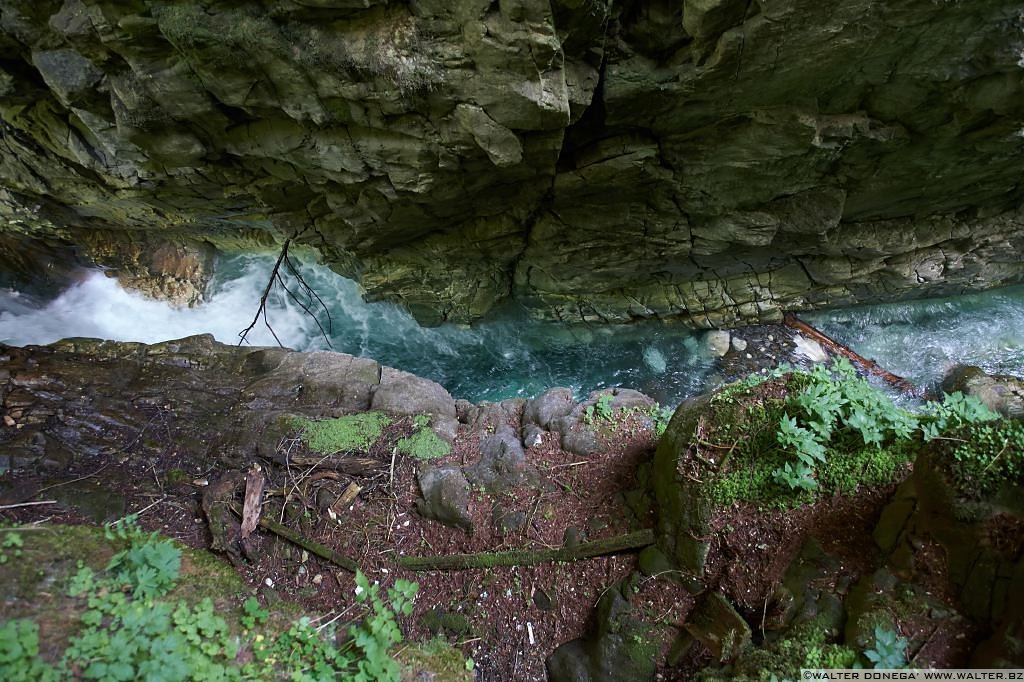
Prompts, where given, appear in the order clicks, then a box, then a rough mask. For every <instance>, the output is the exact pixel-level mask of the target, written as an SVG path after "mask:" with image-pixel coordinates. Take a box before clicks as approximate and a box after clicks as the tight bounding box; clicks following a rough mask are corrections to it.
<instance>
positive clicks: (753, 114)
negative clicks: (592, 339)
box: [0, 0, 1024, 326]
mask: <svg viewBox="0 0 1024 682" xmlns="http://www.w3.org/2000/svg"><path fill="white" fill-rule="evenodd" d="M1022 17H1024V15H1022V13H1021V11H1020V6H1019V3H1016V2H1011V1H1010V0H996V1H993V2H984V3H977V2H976V3H966V2H936V1H935V0H909V1H908V2H901V3H895V4H894V3H883V2H877V1H876V0H826V1H825V2H821V1H818V0H815V1H813V2H812V1H811V0H773V1H772V2H764V1H762V0H758V1H756V2H751V3H744V2H735V1H733V0H684V1H683V2H672V3H669V2H664V1H661V0H654V1H648V2H636V1H634V2H623V3H615V4H614V5H613V4H612V3H610V2H607V1H606V0H586V1H584V0H554V1H552V2H547V1H541V0H508V1H502V2H498V3H492V2H489V1H483V0H445V1H444V2H441V1H439V0H420V1H417V2H412V3H402V2H388V3H384V2H380V1H379V0H336V1H330V0H315V1H314V0H264V1H263V2H250V3H245V4H243V3H219V2H218V3H211V2H203V3H198V2H169V1H165V0H147V1H143V0H112V1H109V2H103V3H99V2H92V1H90V0H63V1H55V0H4V1H2V2H0V230H3V231H6V232H18V233H22V234H28V235H31V236H32V237H34V238H37V239H45V240H47V241H48V242H49V243H51V244H58V243H76V244H84V245H86V246H87V251H90V252H92V251H98V252H99V253H100V255H101V256H102V255H104V254H106V253H107V252H108V251H109V249H108V248H103V247H97V246H96V237H95V234H94V231H96V230H101V231H103V232H102V234H104V235H106V236H105V237H104V239H107V240H112V241H116V242H120V243H125V242H129V243H132V244H149V243H151V240H152V239H153V237H154V235H156V236H157V237H159V239H163V240H166V241H168V242H169V243H170V244H172V245H175V247H174V248H178V247H179V246H184V245H188V242H193V244H192V245H191V248H195V247H196V246H197V244H199V243H203V242H208V243H210V244H213V245H215V246H218V247H221V248H231V247H245V248H254V247H271V246H272V245H273V244H274V243H280V242H281V241H282V240H283V239H284V238H285V237H287V236H290V235H292V234H294V233H299V235H300V236H299V238H298V239H299V241H300V242H304V243H307V244H309V245H311V246H313V247H315V248H317V249H318V250H319V251H320V252H321V253H322V254H323V256H324V258H325V259H326V261H327V262H328V263H329V264H330V265H331V266H332V267H333V268H335V269H337V270H338V271H339V272H341V273H343V274H345V275H348V276H351V277H355V278H357V279H359V280H360V282H361V283H362V284H363V286H364V287H365V288H366V291H367V295H368V296H369V297H371V298H375V299H390V300H395V301H398V302H401V303H402V304H404V305H405V306H407V307H408V308H409V309H410V310H411V311H412V312H413V313H414V314H415V315H416V316H417V317H418V318H419V319H420V320H421V321H423V322H426V323H438V322H441V321H444V320H452V321H468V320H472V319H475V318H477V317H479V316H481V315H483V314H484V313H486V312H487V311H488V310H489V309H491V308H492V307H493V306H494V305H495V304H496V303H498V302H499V301H502V300H504V299H508V298H515V299H517V300H519V301H521V302H523V303H524V304H526V305H527V306H529V307H530V308H531V309H533V310H534V311H535V313H536V315H538V316H540V317H549V318H557V319H564V320H569V321H580V320H587V321H613V322H620V321H628V320H631V319H635V318H642V317H653V316H658V317H679V318H682V319H683V320H685V321H688V322H689V323H691V324H695V325H699V326H717V325H729V324H733V323H737V322H748V321H756V320H772V319H776V318H777V317H778V314H779V311H780V310H782V309H793V310H799V309H804V308H808V307H814V306H820V305H826V304H831V305H834V304H843V303H851V302H868V301H877V300H886V299H893V298H900V297H907V296H916V295H931V294H945V293H950V292H954V291H958V290H962V289H967V288H980V287H987V286H994V285H998V284H1002V283H1008V282H1014V281H1019V280H1020V279H1021V278H1022V275H1024V265H1022V263H1021V261H1020V259H1019V257H1018V254H1019V252H1020V251H1021V249H1022V248H1024V212H1022V209H1021V199H1022V197H1024V188H1022V186H1021V184H1020V173H1019V169H1020V163H1019V159H1020V158H1021V153H1022V151H1024V125H1022V113H1024V83H1022V76H1024V68H1022V66H1021V65H1022V64H1024V57H1022V53H1024V31H1022V28H1024V18H1022ZM89 235H92V236H89ZM148 248H149V247H139V248H136V249H134V251H136V252H137V251H139V250H140V249H148ZM132 252H133V249H132V248H131V247H128V248H127V253H128V254H129V257H131V253H132ZM160 276H161V277H164V276H166V273H163V274H161V275H160ZM172 288H175V287H172ZM178 289H180V287H179V288H177V289H175V292H176V293H175V292H172V293H175V295H178V296H180V297H183V298H185V299H188V298H190V297H192V296H193V293H192V292H191V291H178Z"/></svg>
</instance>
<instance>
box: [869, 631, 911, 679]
mask: <svg viewBox="0 0 1024 682" xmlns="http://www.w3.org/2000/svg"><path fill="white" fill-rule="evenodd" d="M907 644H908V642H907V639H906V637H900V636H898V635H897V634H896V633H895V632H894V631H892V630H890V629H888V628H885V627H882V626H881V625H876V626H875V645H874V646H873V647H872V648H870V649H868V650H867V651H865V652H864V656H866V657H867V659H868V660H869V661H871V662H872V663H873V664H874V667H875V668H876V669H877V668H889V669H892V668H902V667H903V666H905V665H906V664H907Z"/></svg>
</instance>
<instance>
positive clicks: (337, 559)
mask: <svg viewBox="0 0 1024 682" xmlns="http://www.w3.org/2000/svg"><path fill="white" fill-rule="evenodd" d="M231 511H233V512H235V513H236V514H238V516H239V517H241V516H242V509H241V508H240V507H239V506H238V505H237V504H235V503H232V504H231ZM259 524H260V526H261V527H262V528H266V529H267V530H269V531H270V532H271V533H274V534H276V535H280V536H281V537H283V538H284V539H285V540H288V541H289V542H293V543H295V544H296V545H298V546H299V547H301V548H302V549H305V550H308V551H310V552H312V553H313V554H316V555H317V556H318V557H320V558H322V559H327V561H330V562H331V563H332V564H335V565H336V566H341V567H342V568H344V569H345V570H347V571H350V572H352V573H355V572H356V571H358V570H359V565H358V564H357V563H356V562H354V561H352V560H351V559H349V558H348V557H347V556H343V555H341V554H338V553H337V552H335V551H334V550H333V549H331V548H330V547H325V546H324V545H321V544H320V543H319V542H314V541H313V540H310V539H309V538H307V537H303V536H302V535H299V534H298V533H296V532H295V531H293V530H292V529H290V528H287V527H285V526H282V525H281V524H280V523H278V522H277V521H271V520H270V519H265V518H262V517H260V520H259Z"/></svg>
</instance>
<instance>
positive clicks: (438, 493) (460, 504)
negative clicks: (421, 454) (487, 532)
mask: <svg viewBox="0 0 1024 682" xmlns="http://www.w3.org/2000/svg"><path fill="white" fill-rule="evenodd" d="M416 480H417V481H418V482H419V485H420V492H421V493H422V495H423V497H422V498H420V499H418V500H416V511H418V512H419V513H420V514H421V515H422V516H425V517H427V518H428V519H434V520H436V521H440V522H441V523H443V524H445V525H446V526H454V527H456V528H462V529H463V530H466V531H472V530H473V520H472V518H471V517H470V515H469V483H468V482H467V481H466V477H465V476H463V474H462V470H461V469H459V468H458V467H437V468H433V469H426V470H425V471H421V472H419V473H418V474H417V475H416Z"/></svg>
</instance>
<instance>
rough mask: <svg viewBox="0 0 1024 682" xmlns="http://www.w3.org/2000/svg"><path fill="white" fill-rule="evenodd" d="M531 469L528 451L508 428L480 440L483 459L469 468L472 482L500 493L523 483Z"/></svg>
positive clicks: (468, 473)
mask: <svg viewBox="0 0 1024 682" xmlns="http://www.w3.org/2000/svg"><path fill="white" fill-rule="evenodd" d="M528 475H529V472H528V469H527V465H526V452H525V451H524V450H523V444H522V443H521V442H520V441H519V438H518V437H517V436H516V434H515V432H514V431H512V429H511V428H509V427H505V428H503V429H501V430H499V431H498V432H497V433H495V434H493V435H490V436H487V437H486V438H484V439H483V440H482V441H481V442H480V461H479V462H477V463H476V464H474V465H472V466H469V467H467V468H466V477H467V478H468V479H469V481H470V482H472V483H473V485H479V486H483V487H485V488H487V489H488V490H490V491H491V492H500V491H502V490H507V489H509V488H513V487H515V486H518V485H520V484H522V483H524V482H525V481H526V480H527V478H528Z"/></svg>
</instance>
